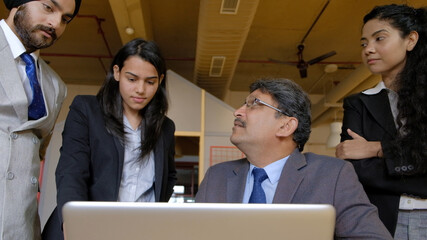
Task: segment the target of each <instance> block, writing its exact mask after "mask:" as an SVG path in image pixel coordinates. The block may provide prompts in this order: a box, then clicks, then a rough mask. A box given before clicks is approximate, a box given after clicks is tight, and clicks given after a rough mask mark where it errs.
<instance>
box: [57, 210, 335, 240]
mask: <svg viewBox="0 0 427 240" xmlns="http://www.w3.org/2000/svg"><path fill="white" fill-rule="evenodd" d="M63 217H64V232H65V237H66V238H65V239H66V240H86V239H87V240H89V239H90V240H113V239H114V240H116V239H123V240H124V239H148V240H166V239H167V240H169V239H188V240H227V239H230V240H231V239H232V240H235V239H245V240H260V239H261V240H267V239H268V240H272V239H298V240H304V239H310V240H312V239H317V240H323V239H325V240H326V239H327V240H330V239H333V235H334V227H335V210H334V208H333V207H332V206H330V205H314V204H313V205H311V204H207V203H181V204H179V203H175V204H171V203H123V202H69V203H67V204H66V205H65V206H64V208H63Z"/></svg>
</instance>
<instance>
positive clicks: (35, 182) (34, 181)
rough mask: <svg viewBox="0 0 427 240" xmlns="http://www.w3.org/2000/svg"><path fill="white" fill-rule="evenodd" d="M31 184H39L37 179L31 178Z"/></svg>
mask: <svg viewBox="0 0 427 240" xmlns="http://www.w3.org/2000/svg"><path fill="white" fill-rule="evenodd" d="M31 184H33V185H36V184H37V178H36V177H31Z"/></svg>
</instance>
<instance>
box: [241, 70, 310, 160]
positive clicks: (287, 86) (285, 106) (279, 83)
mask: <svg viewBox="0 0 427 240" xmlns="http://www.w3.org/2000/svg"><path fill="white" fill-rule="evenodd" d="M249 89H250V92H251V93H252V92H254V91H255V90H257V89H259V90H260V91H261V92H262V93H266V94H269V95H270V96H271V97H272V98H273V100H274V101H275V102H277V104H278V105H279V106H278V107H277V108H279V109H280V110H282V111H283V112H284V113H286V115H288V116H291V117H295V118H296V119H298V127H297V129H296V130H295V132H294V134H293V140H294V142H295V143H296V144H297V146H298V150H299V151H300V152H302V151H303V150H304V145H305V143H306V142H307V140H308V138H309V137H310V132H311V111H310V107H311V103H310V99H309V98H308V95H307V94H306V93H305V92H304V90H302V88H301V87H300V86H299V85H298V84H296V83H294V82H293V81H291V80H289V79H284V78H263V79H259V80H257V81H256V82H254V83H252V84H251V86H250V87H249ZM280 116H281V113H279V112H277V115H276V117H280Z"/></svg>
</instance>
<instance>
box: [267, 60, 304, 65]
mask: <svg viewBox="0 0 427 240" xmlns="http://www.w3.org/2000/svg"><path fill="white" fill-rule="evenodd" d="M268 61H270V62H274V63H280V64H287V65H291V66H296V65H297V63H296V62H285V61H280V60H276V59H272V58H269V59H268Z"/></svg>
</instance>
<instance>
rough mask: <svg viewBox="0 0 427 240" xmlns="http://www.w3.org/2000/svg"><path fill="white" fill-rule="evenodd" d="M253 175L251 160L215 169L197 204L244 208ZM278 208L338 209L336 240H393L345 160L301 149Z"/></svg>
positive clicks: (286, 174) (282, 184)
mask: <svg viewBox="0 0 427 240" xmlns="http://www.w3.org/2000/svg"><path fill="white" fill-rule="evenodd" d="M248 171H249V162H248V161H247V159H240V160H235V161H230V162H224V163H220V164H217V165H215V166H212V167H211V168H209V169H208V171H207V172H206V175H205V178H204V179H203V181H202V183H201V185H200V188H199V191H198V193H197V195H196V202H210V203H241V202H242V201H243V194H244V191H245V184H246V177H247V174H248ZM273 203H312V204H331V205H333V206H334V207H335V210H336V226H335V238H336V239H347V238H357V239H362V238H363V239H392V237H391V236H390V234H389V233H388V231H387V229H386V228H385V227H384V225H383V224H382V222H381V221H380V219H379V218H378V212H377V209H376V207H375V206H373V205H372V204H371V203H370V202H369V200H368V198H367V196H366V194H365V192H364V191H363V188H362V185H361V184H360V182H359V181H358V179H357V176H356V173H355V171H354V169H353V166H352V165H351V164H350V163H348V162H346V161H344V160H340V159H336V158H332V157H327V156H321V155H316V154H313V153H305V154H301V153H300V152H299V151H298V150H297V149H295V151H294V152H293V153H292V154H291V155H290V157H289V158H288V160H287V162H286V164H285V166H284V167H283V171H282V174H281V176H280V180H279V183H278V185H277V189H276V193H275V195H274V199H273Z"/></svg>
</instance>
